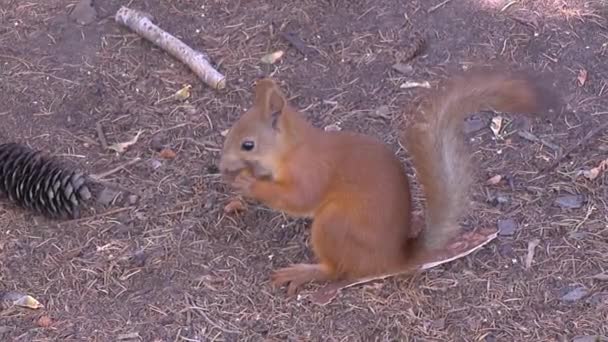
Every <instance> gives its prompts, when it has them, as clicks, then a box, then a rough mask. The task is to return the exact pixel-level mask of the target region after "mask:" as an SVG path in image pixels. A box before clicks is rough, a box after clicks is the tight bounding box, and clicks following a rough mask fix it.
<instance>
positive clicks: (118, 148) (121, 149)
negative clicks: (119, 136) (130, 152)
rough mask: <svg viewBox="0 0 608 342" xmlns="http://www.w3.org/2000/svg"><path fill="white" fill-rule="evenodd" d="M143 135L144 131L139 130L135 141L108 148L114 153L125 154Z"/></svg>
mask: <svg viewBox="0 0 608 342" xmlns="http://www.w3.org/2000/svg"><path fill="white" fill-rule="evenodd" d="M142 133H143V131H142V130H139V131H138V132H137V134H136V135H135V137H134V138H133V139H131V140H129V141H125V142H122V143H116V144H112V145H110V146H108V148H109V149H110V150H114V151H116V152H118V153H123V152H124V151H126V150H127V148H129V146H131V145H134V144H135V143H136V142H137V139H139V136H140V135H141V134H142Z"/></svg>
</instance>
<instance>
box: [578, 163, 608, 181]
mask: <svg viewBox="0 0 608 342" xmlns="http://www.w3.org/2000/svg"><path fill="white" fill-rule="evenodd" d="M606 170H608V159H606V160H602V161H601V162H600V164H599V165H598V166H597V167H594V168H592V169H591V170H585V171H583V176H584V177H585V178H587V179H589V180H594V179H596V178H597V176H599V175H600V174H601V173H602V172H604V171H606Z"/></svg>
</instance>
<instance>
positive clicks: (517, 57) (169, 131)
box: [0, 0, 608, 342]
mask: <svg viewBox="0 0 608 342" xmlns="http://www.w3.org/2000/svg"><path fill="white" fill-rule="evenodd" d="M77 3H78V1H75V0H73V1H61V0H46V1H33V0H31V1H20V0H0V4H1V5H0V120H2V124H1V125H0V143H2V142H8V141H16V142H21V143H26V144H28V145H29V146H31V147H33V148H36V149H40V150H43V151H45V152H46V153H48V154H52V155H56V156H58V157H61V158H63V159H65V160H67V161H69V162H73V163H74V164H75V165H79V166H80V167H81V168H83V169H85V170H86V171H88V172H90V173H101V172H105V171H107V170H112V169H114V168H116V167H120V166H123V167H122V168H120V169H119V170H118V171H117V172H114V173H112V174H111V175H109V176H108V177H106V178H105V181H106V182H109V183H114V184H118V185H120V187H122V188H123V189H128V190H129V191H130V192H132V193H133V194H135V195H136V197H133V196H129V195H128V194H127V193H126V192H118V193H112V192H109V193H110V195H116V196H110V197H108V196H105V198H104V199H99V201H98V203H100V204H107V205H104V206H103V208H102V209H101V210H96V212H95V214H94V215H87V216H83V217H82V218H80V219H77V220H72V221H54V220H49V219H46V218H43V217H41V216H39V215H37V214H33V213H31V212H27V211H25V210H23V209H20V208H17V207H15V206H14V205H12V204H11V203H9V202H8V201H7V200H3V201H2V202H0V233H1V234H2V238H1V239H0V292H1V291H16V292H21V293H26V294H29V295H31V296H33V297H34V298H36V299H38V300H39V301H40V302H41V303H42V304H44V308H41V309H38V310H30V309H25V308H19V307H12V308H5V309H4V310H2V311H0V339H1V340H3V341H83V340H86V341H136V340H141V341H211V340H213V341H241V340H251V341H260V340H315V341H321V340H322V341H354V340H364V341H372V340H373V341H394V340H408V341H414V340H416V341H423V340H424V341H430V340H432V341H578V342H583V341H593V339H592V337H591V336H595V335H598V336H599V335H603V336H608V323H606V322H608V275H607V273H605V272H608V271H607V270H608V262H607V260H608V207H607V204H606V202H607V199H608V187H607V184H606V183H607V180H608V176H606V173H600V174H599V176H598V177H597V178H595V179H587V178H585V177H584V173H583V172H581V171H584V170H590V169H592V168H594V167H597V166H598V165H599V164H600V162H601V161H602V160H605V159H606V158H608V157H607V156H608V133H606V132H605V131H602V132H599V133H598V134H596V135H594V136H593V137H591V139H587V140H585V141H583V144H581V146H579V147H578V148H576V149H574V150H572V153H570V154H569V155H568V156H567V157H566V158H563V159H561V160H558V158H559V156H560V153H559V151H560V150H568V149H569V148H571V147H572V146H575V145H576V144H577V143H579V142H581V139H582V138H583V137H584V136H585V135H587V134H588V133H589V132H591V131H592V130H593V129H594V128H596V127H598V125H600V124H602V123H604V122H606V121H607V120H608V63H607V62H606V61H607V60H608V2H606V1H605V0H595V1H583V0H578V1H575V0H567V1H566V0H559V1H558V0H543V1H532V0H522V1H514V2H509V1H503V0H485V1H482V0H469V1H439V0H431V1H422V0H412V1H400V0H374V1H373V0H316V1H313V0H302V1H297V2H296V1H294V2H285V1H278V0H272V1H260V0H252V1H238V0H231V1H225V0H224V1H221V0H213V1H194V0H183V1H177V2H173V1H160V0H147V1H144V0H133V1H131V2H129V3H128V6H129V7H130V8H133V9H139V10H143V11H146V12H148V13H150V14H152V15H153V16H154V18H155V19H154V22H155V23H156V24H157V25H159V26H160V27H162V28H163V29H165V30H166V31H168V32H170V33H172V34H173V35H175V36H178V37H179V38H181V39H182V40H183V41H184V42H185V43H186V44H188V45H190V46H191V47H193V48H196V49H201V50H204V51H205V52H207V53H208V54H209V56H210V58H211V59H212V61H213V63H214V65H216V66H217V68H218V69H219V70H220V71H221V72H223V73H225V74H226V75H227V84H228V86H227V88H226V89H225V90H223V91H215V90H213V89H211V88H209V87H207V86H205V85H204V84H202V82H201V81H200V80H199V79H198V78H197V77H196V76H195V75H194V74H193V73H192V72H191V71H190V70H189V69H188V68H187V67H186V66H184V65H183V64H182V63H180V62H179V61H177V60H175V59H174V58H172V57H171V56H170V55H168V54H167V53H166V52H164V51H162V50H160V49H159V48H157V47H155V46H153V45H152V44H150V43H149V42H147V41H146V40H144V39H143V38H141V37H140V36H138V35H137V34H135V33H133V32H131V31H129V30H128V29H126V28H124V27H122V26H120V25H119V24H117V23H116V22H115V21H114V20H113V15H114V13H115V12H116V10H117V9H118V8H119V6H120V5H121V4H125V2H123V1H118V0H97V1H95V10H96V17H94V18H93V17H91V18H90V19H91V20H87V21H88V23H87V24H84V25H82V24H81V23H78V22H77V21H75V19H80V20H83V19H87V11H86V10H83V11H80V12H78V11H76V12H72V10H73V9H74V6H75V5H76V4H77ZM285 33H287V34H285ZM286 37H287V38H290V40H291V43H290V42H289V41H288V39H287V38H286ZM421 40H424V41H425V42H426V44H425V47H424V49H422V50H420V49H419V48H420V47H421V46H420V44H418V43H419V42H420V41H421ZM294 42H295V43H294ZM298 42H300V43H298ZM278 50H282V51H284V52H285V53H284V55H283V56H282V58H281V59H280V60H279V61H277V62H276V63H274V64H271V65H269V64H264V63H262V62H261V58H262V57H263V56H264V55H266V54H269V53H272V52H274V51H278ZM418 50H420V51H418ZM416 52H418V53H416ZM490 61H493V62H497V63H499V64H503V65H509V66H513V67H516V68H517V67H523V68H528V69H533V70H536V71H538V72H542V73H544V75H547V76H548V77H549V82H550V85H551V86H552V87H553V88H554V90H556V91H557V92H558V93H559V94H560V95H561V96H562V97H563V101H564V102H565V103H566V104H567V109H568V110H567V111H564V112H562V113H559V114H558V115H556V116H555V117H553V118H551V119H552V120H550V121H551V122H549V121H547V120H533V124H532V126H531V132H532V133H533V134H534V136H535V137H537V138H538V139H532V138H530V137H529V136H528V137H527V138H522V136H521V135H519V134H517V131H516V130H515V129H516V128H515V127H512V125H505V126H507V127H505V130H506V131H509V133H510V135H508V136H502V137H495V136H494V134H493V132H492V130H491V129H490V124H489V122H490V119H491V116H480V118H479V119H477V120H479V123H481V125H480V126H479V127H478V128H480V129H479V130H478V131H477V132H476V133H474V136H473V138H472V139H471V143H472V144H471V145H472V146H473V148H474V150H475V152H476V153H475V155H476V162H477V163H478V164H477V169H478V170H479V171H480V172H479V173H480V177H481V178H482V179H481V180H480V184H481V185H482V186H480V189H479V192H478V193H477V194H476V196H475V203H476V204H475V205H476V208H475V210H474V211H472V213H471V215H470V216H471V217H470V218H469V221H470V222H472V224H473V226H474V227H480V228H483V227H489V228H496V227H497V225H498V224H499V223H500V225H501V226H503V227H505V226H507V228H506V231H505V232H504V234H503V235H501V236H500V237H498V238H497V239H496V240H495V241H493V242H491V243H490V244H488V245H487V246H485V247H483V248H482V249H480V250H479V251H477V252H475V253H473V254H471V255H469V256H467V257H465V258H462V259H459V260H456V261H453V262H451V263H449V264H445V265H442V266H439V267H436V268H433V269H431V270H429V271H427V272H424V273H422V274H419V275H416V276H412V277H405V276H403V277H394V278H390V279H386V280H383V281H376V282H372V283H369V284H365V285H360V286H356V287H353V288H349V289H345V290H344V291H343V292H342V293H341V294H340V296H339V297H338V298H336V299H335V300H334V301H333V302H332V303H330V304H328V305H326V306H319V305H316V304H313V303H311V302H310V301H309V300H307V298H308V297H307V296H308V295H309V294H310V293H312V291H314V290H315V289H316V288H318V287H319V286H320V284H310V285H308V286H306V287H304V288H303V290H302V292H301V296H300V297H299V298H290V297H288V296H287V295H286V294H285V290H284V289H273V288H272V287H271V286H269V282H268V280H269V275H270V273H271V271H272V270H273V269H276V268H278V267H282V266H286V265H288V264H290V263H294V262H306V261H311V260H312V258H313V256H312V254H311V252H310V249H309V245H308V238H309V233H310V232H309V229H308V226H309V224H310V222H309V221H308V220H302V219H293V218H291V217H289V216H286V215H282V214H280V213H278V212H275V211H272V210H270V209H268V208H266V207H264V206H262V205H259V204H257V203H254V202H248V203H247V206H246V209H245V210H244V211H242V212H239V213H226V212H225V210H224V208H225V206H226V204H227V203H229V202H230V201H232V200H233V199H234V198H235V194H234V193H233V191H232V190H231V189H230V188H229V187H228V186H226V185H225V184H224V183H223V182H222V180H221V178H220V176H219V175H218V169H217V165H218V160H219V156H220V149H221V146H222V144H223V135H222V132H223V131H225V130H227V129H228V128H229V127H230V125H231V124H232V123H233V122H234V121H235V120H236V119H237V118H238V117H239V115H240V114H241V113H243V111H244V110H246V109H247V108H248V107H249V106H250V105H251V101H252V92H251V90H252V85H253V82H254V81H255V80H256V79H257V78H258V77H260V76H262V75H272V76H273V77H274V78H275V79H277V80H278V81H279V82H280V83H281V86H282V87H283V89H284V91H285V92H286V93H287V94H288V95H289V96H290V99H291V101H292V103H293V104H294V105H295V106H297V107H298V108H300V109H301V110H302V112H303V113H304V114H305V115H306V116H307V117H308V118H309V119H310V120H311V121H312V122H313V123H314V124H315V125H317V126H319V127H324V126H327V125H333V124H339V125H340V127H342V129H343V130H355V131H359V132H364V133H367V134H370V135H373V136H375V137H378V138H379V139H382V140H383V141H384V142H386V143H387V144H389V145H390V146H391V147H393V148H394V149H395V152H396V153H398V155H399V157H400V158H402V159H403V160H404V165H407V166H409V165H410V163H409V160H408V158H407V153H406V151H404V150H403V149H402V148H400V146H399V144H398V142H397V132H398V130H397V127H398V126H399V124H400V122H402V120H403V119H404V118H406V117H407V113H406V111H405V108H408V107H407V106H408V104H410V103H412V101H414V100H415V99H416V98H417V97H418V96H419V95H421V94H423V91H424V89H421V88H402V87H401V85H402V84H404V83H406V82H408V81H411V82H412V81H413V82H424V81H428V82H430V84H431V85H435V84H436V83H437V82H438V81H440V80H442V79H444V78H445V77H446V76H449V71H450V70H454V69H462V68H464V67H468V66H471V65H476V64H480V63H485V62H490ZM398 63H400V64H398ZM395 64H398V65H397V66H395ZM186 84H190V85H192V89H191V96H190V97H189V98H188V99H187V100H180V99H177V98H174V97H172V95H173V94H174V93H175V92H176V91H178V90H179V89H181V88H182V87H183V86H184V85H186ZM507 117H509V116H507ZM509 118H510V117H509ZM99 128H101V129H102V131H103V136H104V137H105V140H106V141H107V143H108V144H114V143H120V142H125V141H129V140H131V139H132V138H133V137H135V136H136V135H137V134H138V132H139V133H140V135H139V139H138V140H137V142H136V143H135V144H133V145H132V146H130V147H129V148H128V149H127V151H126V152H124V153H116V152H114V151H112V150H110V149H107V148H104V147H103V144H102V142H101V140H100V134H99V133H98V132H99ZM162 148H166V149H170V150H172V151H174V152H175V153H176V156H175V158H173V159H167V158H163V156H164V154H161V153H159V150H161V149H162ZM136 158H139V159H138V160H136ZM557 161H559V163H558V164H557V165H556V166H555V167H554V168H552V169H550V170H548V171H546V172H542V170H543V169H544V168H546V167H548V166H550V165H551V164H552V163H554V162H557ZM408 170H410V171H408V172H409V173H410V174H412V172H411V169H410V168H408ZM495 175H501V176H503V178H504V179H505V180H504V181H501V182H500V183H498V184H495V185H484V181H485V179H488V178H490V177H493V176H495ZM484 177H485V178H484ZM107 194H108V193H106V195H107ZM419 196H420V195H419V193H416V197H417V198H419ZM102 202H104V203H102ZM106 202H107V203H106ZM530 246H531V247H530ZM534 246H536V247H535V248H534ZM531 249H533V251H534V253H533V258H532V259H529V260H530V264H529V267H526V259H527V257H528V255H531V256H532V253H530V252H529V250H531Z"/></svg>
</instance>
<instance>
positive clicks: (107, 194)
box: [97, 188, 119, 205]
mask: <svg viewBox="0 0 608 342" xmlns="http://www.w3.org/2000/svg"><path fill="white" fill-rule="evenodd" d="M118 194H119V192H118V191H116V190H112V189H110V188H104V189H103V190H101V192H100V193H99V195H98V196H97V203H99V204H101V205H109V204H110V203H112V201H114V199H115V198H116V196H118Z"/></svg>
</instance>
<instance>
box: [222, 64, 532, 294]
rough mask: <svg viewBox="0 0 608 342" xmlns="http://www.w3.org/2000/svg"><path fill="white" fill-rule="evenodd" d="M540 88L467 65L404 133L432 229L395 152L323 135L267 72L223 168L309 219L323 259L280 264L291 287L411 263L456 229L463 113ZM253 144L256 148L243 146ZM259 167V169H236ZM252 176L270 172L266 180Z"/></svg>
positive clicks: (523, 99)
mask: <svg viewBox="0 0 608 342" xmlns="http://www.w3.org/2000/svg"><path fill="white" fill-rule="evenodd" d="M541 95H543V94H542V93H541V91H540V90H539V88H536V87H535V86H534V84H533V83H532V82H531V81H529V80H528V79H526V78H523V77H520V76H518V75H514V74H509V73H504V72H491V71H490V72H488V71H484V72H481V73H474V72H470V73H468V74H464V75H463V76H461V77H460V78H454V79H453V80H452V82H451V83H448V86H447V88H446V89H445V90H444V91H439V92H436V93H435V94H434V97H431V101H430V102H429V105H428V106H427V107H425V108H424V110H423V111H424V112H425V113H424V114H425V115H427V117H426V119H425V121H426V122H421V123H419V124H417V125H415V126H413V127H412V128H411V129H410V130H408V131H407V132H406V135H405V140H406V141H407V147H408V150H409V151H410V153H411V154H412V156H413V160H414V164H415V167H416V168H417V170H418V173H417V177H418V178H419V180H420V182H421V184H422V185H423V188H424V191H425V194H426V196H427V219H426V227H425V229H424V230H423V232H422V233H421V234H418V235H416V234H414V233H413V229H414V227H412V222H411V220H412V218H411V198H410V188H409V183H408V178H407V175H406V173H405V172H404V169H403V166H402V164H401V162H400V161H399V160H398V159H397V158H396V156H395V155H394V153H393V151H391V149H389V148H388V147H387V146H386V145H384V144H383V143H382V142H380V141H378V140H377V139H375V138H372V137H370V136H366V135H362V134H357V133H354V132H325V131H323V130H321V129H318V128H315V127H313V126H312V125H310V124H309V123H308V122H307V121H306V120H305V119H304V118H303V117H302V115H301V114H300V113H299V112H298V111H297V110H295V109H294V108H292V107H291V106H290V104H289V103H288V102H287V100H286V99H285V97H284V95H283V93H282V92H281V90H280V89H279V87H278V86H277V85H276V84H275V83H274V81H272V80H271V79H263V80H261V81H258V84H257V86H256V90H255V99H254V105H253V107H252V108H251V109H250V110H249V111H247V112H246V113H245V114H244V115H243V116H242V117H241V118H240V119H239V120H238V121H237V122H236V123H235V124H234V126H233V127H232V128H231V131H230V133H229V134H228V136H227V139H226V142H225V145H224V149H223V152H222V160H221V161H220V169H221V171H222V173H223V174H224V175H225V176H226V179H227V180H229V181H231V182H232V184H233V185H234V187H235V188H236V189H237V190H239V191H240V192H241V193H243V194H244V195H246V196H250V197H252V198H255V199H257V200H259V201H261V202H263V203H265V204H266V205H268V206H270V207H272V208H274V209H277V210H281V211H284V212H286V213H289V214H291V215H294V216H301V217H312V218H313V219H314V220H313V224H312V248H313V251H314V253H315V256H316V257H317V259H318V260H317V264H298V265H292V266H290V267H287V268H283V269H279V270H277V271H275V272H274V273H273V275H272V280H273V283H274V284H276V285H282V284H287V283H289V289H288V292H289V293H291V294H293V293H294V292H295V291H296V290H297V288H298V287H299V286H300V285H302V284H304V283H306V282H308V281H325V280H344V279H349V280H354V279H358V278H362V277H368V276H374V275H380V274H386V273H391V272H398V271H403V270H409V269H415V268H416V267H417V266H419V265H420V264H421V263H422V262H423V261H424V259H425V258H426V257H428V256H430V255H432V253H433V251H434V250H435V249H438V248H441V247H443V246H444V245H445V244H446V243H447V242H448V240H449V239H450V238H451V237H453V236H454V235H455V234H457V233H458V231H459V229H460V227H459V225H458V219H459V218H460V216H461V215H462V213H463V211H464V210H465V208H466V207H465V203H466V201H467V191H468V188H469V186H470V185H471V183H472V176H471V174H472V173H471V171H470V165H469V159H468V153H466V151H465V149H464V139H463V138H462V137H461V135H462V134H461V131H462V128H461V125H462V120H463V119H464V117H465V116H466V115H468V114H469V113H470V112H472V111H474V110H479V109H485V108H487V107H492V108H494V109H498V110H501V109H502V110H509V109H513V110H521V111H535V110H537V109H541V106H540V104H541V103H540V101H538V99H540V98H541V97H542V96H541ZM247 142H253V145H254V146H255V147H254V148H252V149H251V150H245V149H244V148H243V146H244V144H245V143H247ZM247 167H253V168H254V169H255V170H256V172H254V175H247V174H239V175H238V176H236V177H235V178H233V177H232V176H233V175H235V174H237V173H238V171H239V170H242V169H244V168H247ZM256 174H264V175H268V176H269V177H266V178H262V177H259V176H256Z"/></svg>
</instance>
